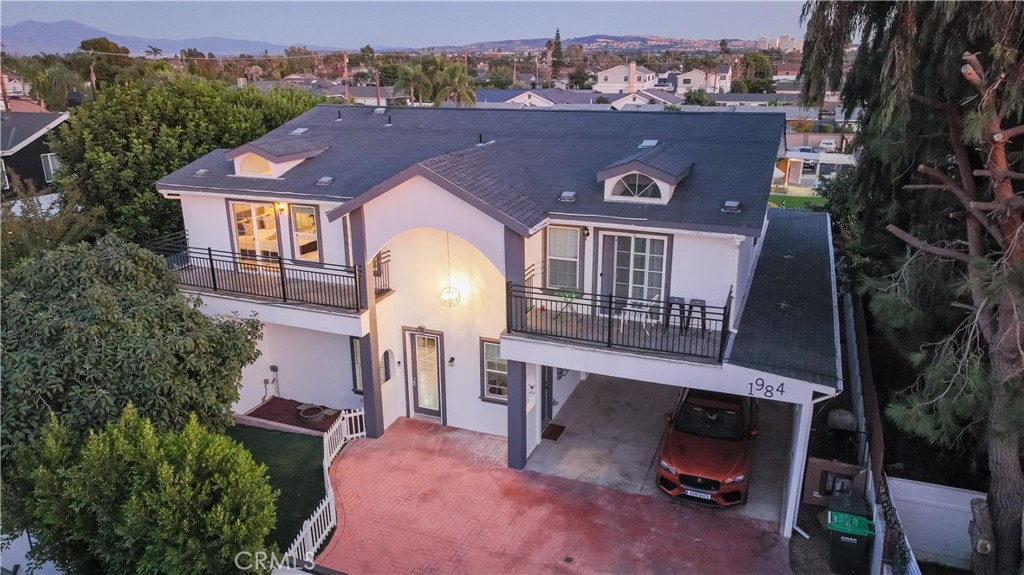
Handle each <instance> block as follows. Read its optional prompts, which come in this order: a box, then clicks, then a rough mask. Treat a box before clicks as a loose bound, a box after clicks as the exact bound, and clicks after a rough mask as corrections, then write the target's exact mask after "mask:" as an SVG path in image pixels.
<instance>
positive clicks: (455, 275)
mask: <svg viewBox="0 0 1024 575" xmlns="http://www.w3.org/2000/svg"><path fill="white" fill-rule="evenodd" d="M364 216H365V218H366V229H367V242H366V243H367V251H368V253H370V254H374V253H376V252H377V251H379V250H380V249H387V250H390V252H391V263H390V275H391V287H392V289H393V290H394V293H392V294H391V295H389V296H387V297H386V298H384V299H383V300H381V302H380V304H379V305H378V309H377V330H378V331H377V337H378V343H379V345H380V347H381V349H382V350H383V349H387V348H391V349H393V350H394V351H395V352H396V354H398V359H400V360H401V362H402V365H401V367H400V368H398V370H399V371H400V372H401V373H400V375H398V376H396V377H398V378H399V379H398V381H397V382H396V383H400V384H401V388H402V389H401V392H402V393H397V392H394V391H395V390H391V391H388V390H387V387H386V386H385V388H384V389H385V397H384V401H385V405H384V410H385V424H387V423H390V421H389V419H390V418H392V417H397V415H395V414H396V413H397V414H400V415H405V414H406V410H407V407H406V402H407V401H408V405H409V410H410V412H411V411H412V406H413V405H414V402H413V398H412V395H411V393H412V390H411V386H409V385H407V382H408V381H410V380H411V375H410V372H409V370H410V369H411V367H412V365H411V362H410V361H409V357H408V347H409V342H408V341H405V340H407V339H408V334H407V333H406V332H404V331H403V328H413V329H415V328H416V327H418V326H423V327H424V329H425V330H427V331H428V332H441V333H442V335H443V343H442V346H443V354H444V356H443V357H442V358H440V365H441V369H442V371H443V373H444V380H445V402H444V417H445V420H446V421H447V424H448V425H452V426H455V427H462V428H465V429H472V430H475V431H481V432H484V433H493V434H496V435H506V434H507V432H508V424H507V407H506V406H505V405H504V404H495V403H490V402H485V401H482V400H481V399H480V394H481V375H482V366H481V358H480V353H481V352H480V338H482V337H483V338H489V339H494V340H497V339H498V337H499V336H500V334H501V332H502V331H503V330H504V329H505V276H504V274H503V271H502V270H503V268H504V262H505V243H504V242H505V227H504V225H503V224H501V223H500V222H498V221H496V220H494V219H492V218H491V217H489V216H487V215H486V214H484V213H483V212H481V211H479V210H477V209H476V208H474V207H472V206H470V205H469V204H467V203H465V202H464V201H462V200H460V199H459V198H456V197H455V196H453V195H451V194H450V193H448V192H447V191H445V190H442V189H440V188H438V187H437V186H435V185H434V184H433V183H431V182H429V181H427V180H426V179H423V178H414V179H413V180H410V181H408V182H405V183H403V184H401V185H399V186H396V187H395V188H394V189H392V190H390V191H388V192H387V193H385V194H383V195H382V196H380V197H378V198H375V199H374V200H372V201H370V202H368V203H367V204H366V205H365V206H364ZM449 262H450V278H451V284H452V285H453V286H455V287H456V288H457V289H458V290H459V291H460V292H461V295H462V300H461V301H460V303H459V304H458V305H457V306H455V307H452V308H448V307H445V306H443V305H442V304H441V302H440V299H439V294H440V291H441V289H443V288H444V287H446V286H447V285H448V282H449ZM452 357H454V358H455V364H454V366H452V367H449V366H448V360H449V359H450V358H452Z"/></svg>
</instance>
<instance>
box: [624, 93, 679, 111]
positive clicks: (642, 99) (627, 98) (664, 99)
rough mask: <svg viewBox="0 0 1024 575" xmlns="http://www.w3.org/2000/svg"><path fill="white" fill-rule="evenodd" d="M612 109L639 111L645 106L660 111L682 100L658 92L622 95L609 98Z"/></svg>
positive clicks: (676, 104) (673, 95)
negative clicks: (656, 108) (652, 106)
mask: <svg viewBox="0 0 1024 575" xmlns="http://www.w3.org/2000/svg"><path fill="white" fill-rule="evenodd" d="M611 101H612V107H613V108H615V109H616V110H630V109H639V108H640V107H643V106H645V105H654V106H660V107H661V108H662V109H664V107H665V106H666V105H668V104H671V105H674V106H678V105H680V104H682V102H683V99H682V98H680V97H679V96H676V95H675V94H670V93H668V92H659V91H655V90H650V91H643V92H635V93H633V94H623V95H622V96H621V97H619V98H611Z"/></svg>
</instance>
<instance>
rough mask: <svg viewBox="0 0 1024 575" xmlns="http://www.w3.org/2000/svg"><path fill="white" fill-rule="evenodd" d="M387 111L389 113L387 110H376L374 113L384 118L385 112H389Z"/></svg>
mask: <svg viewBox="0 0 1024 575" xmlns="http://www.w3.org/2000/svg"><path fill="white" fill-rule="evenodd" d="M387 111H388V110H387V108H374V110H373V113H374V114H377V115H378V116H383V115H384V112H387Z"/></svg>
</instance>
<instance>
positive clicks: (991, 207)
mask: <svg viewBox="0 0 1024 575" xmlns="http://www.w3.org/2000/svg"><path fill="white" fill-rule="evenodd" d="M971 207H972V208H977V209H979V210H988V211H1001V210H1005V209H1007V208H1009V209H1017V210H1022V209H1024V198H1021V197H1020V196H1013V197H1011V198H1010V201H1009V202H1008V203H1007V204H1004V203H1002V202H1000V201H998V200H996V201H994V202H971Z"/></svg>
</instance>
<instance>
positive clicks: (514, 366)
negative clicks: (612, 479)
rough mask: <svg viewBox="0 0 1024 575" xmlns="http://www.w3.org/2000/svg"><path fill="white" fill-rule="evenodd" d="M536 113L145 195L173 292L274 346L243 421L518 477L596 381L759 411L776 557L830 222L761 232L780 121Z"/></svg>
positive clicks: (813, 354) (269, 163) (823, 347)
mask: <svg viewBox="0 0 1024 575" xmlns="http://www.w3.org/2000/svg"><path fill="white" fill-rule="evenodd" d="M539 110H541V111H536V112H534V113H528V112H520V111H513V110H487V109H461V110H460V109H445V108H440V109H439V108H409V107H402V108H394V109H387V110H379V111H378V110H374V109H369V108H362V107H355V106H338V105H321V106H317V107H315V108H314V109H312V110H310V111H308V112H306V113H304V114H302V115H301V116H299V117H297V118H295V119H293V120H290V121H288V122H286V123H285V124H284V125H282V126H281V127H279V128H277V129H275V130H273V131H271V132H270V133H268V134H266V135H264V136H263V137H261V138H258V139H257V140H255V141H253V142H250V143H247V144H244V145H242V146H240V147H238V148H235V149H233V150H215V151H213V152H211V153H209V154H207V155H206V156H203V157H202V158H200V159H199V160H197V161H195V162H192V163H191V164H189V165H187V166H185V167H183V168H181V169H180V170H177V171H176V172H174V173H172V174H170V175H168V176H166V177H164V178H162V179H161V180H160V181H158V182H157V183H156V187H157V190H158V191H159V192H160V193H161V194H162V195H163V196H164V197H166V198H169V199H174V200H177V201H180V202H181V208H182V212H183V215H184V222H185V228H186V230H187V246H186V245H184V244H183V243H182V242H181V241H180V238H179V239H178V240H176V241H172V239H168V240H167V241H166V242H164V243H163V244H162V245H161V247H160V248H159V249H160V250H161V251H162V252H163V253H165V254H166V255H167V256H168V263H169V264H170V265H172V266H173V268H174V269H176V270H177V273H178V274H179V277H180V281H181V284H182V289H183V290H185V291H187V292H189V293H196V294H202V302H203V306H204V307H203V309H204V311H205V312H206V313H208V314H212V315H218V314H224V313H228V312H238V313H240V314H242V315H249V314H252V313H256V314H258V317H259V319H260V320H261V321H262V322H263V324H264V328H263V339H262V340H261V342H260V344H259V347H260V350H261V356H260V358H259V359H258V360H257V361H256V362H255V363H254V364H253V365H251V366H248V367H247V368H245V369H244V370H243V374H242V382H241V391H240V399H239V401H238V403H237V404H236V405H235V406H234V409H235V410H236V411H237V412H247V411H249V410H251V409H253V408H254V407H256V406H257V405H259V404H260V403H261V402H262V401H264V400H265V399H266V398H267V397H268V396H269V395H271V393H273V392H274V390H275V387H274V385H270V384H269V381H270V380H271V379H272V380H273V381H274V383H275V384H276V385H277V393H279V394H280V395H282V396H284V397H288V398H291V399H295V400H298V401H302V402H307V403H311V404H318V405H326V406H331V407H336V408H359V407H362V408H363V409H364V410H365V413H366V416H365V417H366V426H367V433H368V435H369V436H370V437H380V436H381V435H383V434H384V433H385V432H386V429H387V428H388V426H389V425H390V424H391V423H392V422H394V421H395V420H396V419H398V418H400V417H419V418H425V419H427V420H430V421H433V422H436V423H437V424H439V425H450V426H455V427H460V428H465V429H470V430H475V431H479V432H484V433H491V434H496V435H501V436H504V437H506V438H507V449H508V464H509V466H511V467H514V468H523V467H524V466H525V465H526V461H527V458H529V456H530V454H531V453H532V452H533V451H534V449H535V448H536V447H537V446H538V445H539V444H540V442H541V433H542V430H543V429H544V428H545V426H546V425H547V424H548V423H549V422H550V421H551V418H552V417H554V415H555V414H557V413H558V410H559V409H560V408H561V405H562V404H563V403H564V401H565V399H566V398H567V397H568V396H569V395H570V394H571V393H572V391H573V390H574V389H575V388H576V385H577V384H578V383H579V382H580V381H581V380H583V379H585V378H587V376H588V375H589V374H602V375H605V376H611V377H617V378H624V379H623V380H622V381H623V383H622V385H623V386H628V385H630V383H629V381H626V380H643V381H648V382H654V383H658V384H662V385H667V386H674V387H676V388H678V387H691V388H699V389H712V390H718V391H722V392H727V393H733V394H738V395H743V396H748V397H751V396H752V397H756V398H759V399H760V401H764V402H776V404H777V406H778V408H779V409H778V412H779V413H782V414H783V416H782V417H783V418H782V420H781V421H779V422H778V427H779V428H781V429H785V430H787V431H786V432H785V433H784V435H783V437H785V436H789V437H791V438H792V440H791V443H789V444H788V445H787V448H786V449H785V451H786V452H788V453H791V456H790V457H789V458H788V460H787V462H786V465H787V466H788V467H787V471H786V473H785V479H784V480H780V481H779V487H778V489H779V492H778V499H775V498H774V497H772V500H773V501H781V502H782V508H781V517H782V520H781V522H780V532H781V533H782V534H784V535H785V536H787V537H788V536H789V534H790V533H791V531H792V528H793V525H794V522H795V518H796V512H797V508H798V506H799V501H800V486H801V484H802V481H803V472H804V465H805V461H806V453H807V441H808V436H809V433H810V424H811V415H812V411H813V406H814V404H815V402H818V401H821V400H824V399H827V398H829V397H833V396H835V395H836V394H838V393H839V392H840V391H841V390H842V379H841V374H840V372H839V371H838V362H839V348H838V336H837V334H838V317H837V312H836V293H835V285H834V269H833V267H832V261H833V260H832V252H831V241H830V236H829V222H828V216H827V215H825V214H817V213H810V212H808V213H800V212H780V211H771V212H770V211H769V210H768V208H767V205H768V193H769V189H770V186H771V183H772V177H773V172H774V166H775V161H776V158H777V157H778V153H779V150H780V149H782V146H783V133H784V130H785V125H784V116H783V115H781V114H777V113H765V114H753V113H750V114H737V113H733V114H727V113H722V114H705V113H677V114H668V113H662V114H653V113H652V114H640V113H628V112H620V113H608V112H607V111H601V112H575V111H574V112H564V111H557V110H553V111H543V109H539ZM737 134H742V137H736V135H737ZM796 280H799V281H796ZM608 408H609V409H613V408H614V405H609V406H608ZM783 408H785V409H783ZM670 409H671V406H665V410H666V411H668V410H670ZM781 441H783V442H789V440H788V439H781ZM595 449H603V448H598V447H595ZM624 449H630V447H624ZM423 455H424V457H430V454H427V453H424V454H423Z"/></svg>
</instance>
